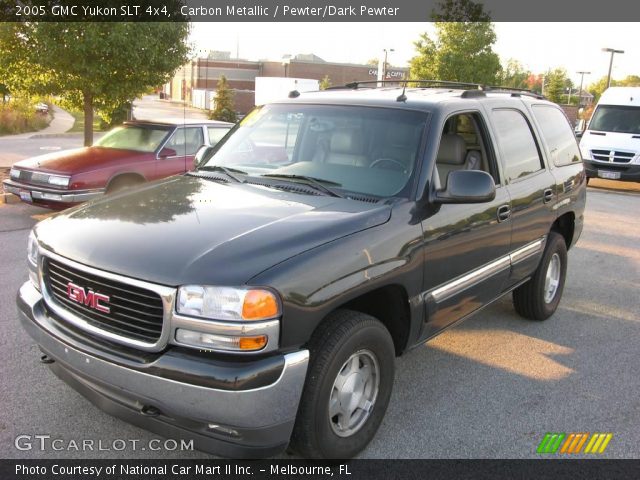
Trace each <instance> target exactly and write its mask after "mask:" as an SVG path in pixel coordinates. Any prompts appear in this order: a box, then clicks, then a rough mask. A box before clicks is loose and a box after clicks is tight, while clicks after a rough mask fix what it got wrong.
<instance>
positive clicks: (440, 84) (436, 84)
mask: <svg viewBox="0 0 640 480" xmlns="http://www.w3.org/2000/svg"><path fill="white" fill-rule="evenodd" d="M386 84H393V85H401V86H402V87H403V88H404V89H406V88H407V87H412V86H414V85H415V86H417V87H418V88H420V87H422V88H451V89H459V90H465V92H464V93H463V94H462V95H463V97H464V98H474V97H475V98H477V97H480V96H482V95H481V94H478V93H475V92H478V91H479V92H495V93H516V94H520V95H527V96H531V97H535V98H540V99H543V98H545V97H544V96H542V95H540V94H539V93H536V92H534V91H532V90H527V89H526V88H515V87H503V86H499V85H483V84H481V83H468V82H452V81H447V80H420V79H409V80H363V81H354V82H349V83H347V84H345V85H336V86H333V87H329V88H327V89H326V90H344V89H349V90H357V89H358V88H360V87H368V88H376V87H377V86H385V85H386ZM409 84H414V85H409ZM403 93H404V90H403Z"/></svg>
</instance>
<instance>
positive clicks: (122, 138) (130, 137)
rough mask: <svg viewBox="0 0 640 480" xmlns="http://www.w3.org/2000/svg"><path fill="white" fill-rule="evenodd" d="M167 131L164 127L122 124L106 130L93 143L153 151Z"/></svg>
mask: <svg viewBox="0 0 640 480" xmlns="http://www.w3.org/2000/svg"><path fill="white" fill-rule="evenodd" d="M168 133H169V129H166V128H159V127H147V126H135V125H123V126H122V127H116V128H114V129H113V130H111V131H110V132H108V133H107V134H106V135H105V136H104V137H102V138H101V139H100V140H98V141H97V142H96V143H95V145H96V146H98V147H103V148H121V149H124V150H136V151H138V152H155V151H156V149H157V148H158V147H159V146H160V144H161V143H162V141H163V140H164V139H165V137H166V136H167V134H168Z"/></svg>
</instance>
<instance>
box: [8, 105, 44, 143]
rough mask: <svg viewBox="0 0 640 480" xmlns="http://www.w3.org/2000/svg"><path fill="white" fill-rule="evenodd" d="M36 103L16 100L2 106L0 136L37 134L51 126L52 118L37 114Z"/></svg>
mask: <svg viewBox="0 0 640 480" xmlns="http://www.w3.org/2000/svg"><path fill="white" fill-rule="evenodd" d="M36 103H37V102H35V101H33V102H32V101H25V100H20V99H15V100H12V101H11V102H7V103H5V104H0V135H15V134H18V133H26V132H36V131H38V130H42V129H43V128H45V127H46V126H47V125H49V122H51V118H52V116H51V115H50V114H42V113H37V112H36V109H35V104H36Z"/></svg>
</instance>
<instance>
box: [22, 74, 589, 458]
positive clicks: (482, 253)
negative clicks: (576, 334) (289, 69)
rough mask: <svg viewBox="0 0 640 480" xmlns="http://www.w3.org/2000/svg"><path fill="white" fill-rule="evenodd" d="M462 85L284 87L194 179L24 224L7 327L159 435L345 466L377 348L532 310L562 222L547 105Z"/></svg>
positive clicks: (378, 388)
mask: <svg viewBox="0 0 640 480" xmlns="http://www.w3.org/2000/svg"><path fill="white" fill-rule="evenodd" d="M465 88H468V87H464V88H463V86H462V85H455V84H446V83H443V82H439V83H431V84H430V83H424V86H421V87H411V88H406V89H404V88H399V87H383V88H367V87H366V86H365V85H363V84H360V85H357V84H355V85H350V86H348V87H345V88H343V89H333V90H330V91H325V92H317V93H308V94H302V95H300V94H298V93H297V92H292V94H291V95H290V97H291V98H289V99H286V100H283V101H282V102H277V103H273V104H269V105H266V106H263V107H259V108H257V109H255V110H254V111H253V112H252V113H251V114H250V115H248V116H247V117H246V118H244V119H243V121H242V122H241V123H240V124H239V125H237V126H236V127H235V130H234V131H233V132H232V133H231V134H230V135H228V136H227V137H226V138H225V140H223V141H222V142H221V143H219V144H218V145H216V146H215V147H204V148H203V149H201V150H200V151H199V152H198V155H197V157H196V162H198V168H197V169H196V170H195V171H193V172H190V173H187V174H185V175H182V176H176V177H171V178H169V179H166V180H163V181H159V182H156V183H155V184H148V185H146V186H143V187H142V188H140V189H138V190H135V191H128V192H122V193H118V194H115V195H113V196H111V197H110V198H105V199H100V200H95V201H93V202H90V203H88V204H85V205H83V206H79V207H76V208H73V209H71V210H67V211H65V212H62V213H60V214H58V215H56V216H55V217H53V218H50V219H48V220H45V221H43V222H41V223H39V224H38V225H37V226H36V227H35V228H34V230H33V232H32V233H31V235H30V239H29V247H28V263H29V268H30V280H29V281H28V282H27V283H25V284H24V285H23V286H22V288H21V289H20V291H19V294H18V299H17V302H18V310H19V316H20V319H21V321H22V324H23V325H24V327H25V328H26V330H27V331H28V332H29V334H30V335H31V336H32V337H33V339H34V340H35V341H36V342H37V343H38V344H39V346H40V348H41V349H42V351H43V353H44V354H45V355H46V358H45V360H47V362H48V363H50V366H51V368H52V369H53V371H54V372H55V373H56V375H58V376H59V377H60V378H62V379H63V380H64V381H65V382H67V383H69V384H70V385H71V386H72V387H73V388H75V389H77V390H78V391H79V392H81V393H82V394H83V395H84V396H85V397H87V398H88V399H89V400H91V401H93V402H94V403H96V404H97V405H98V406H99V407H100V408H102V409H104V410H106V411H107V412H110V413H112V414H114V415H116V416H118V417H121V418H123V419H125V420H127V421H129V422H131V423H134V424H137V425H140V426H142V427H144V428H147V429H149V430H152V431H154V432H156V433H159V434H161V435H165V436H168V437H171V438H185V437H186V438H191V439H194V445H195V446H196V448H199V449H202V450H205V451H209V452H213V453H216V454H220V455H225V456H234V457H258V456H269V455H274V454H276V453H278V452H279V451H282V450H283V449H285V448H286V447H287V446H288V445H291V447H292V449H293V450H294V451H296V452H297V453H299V454H300V455H302V456H305V457H324V458H336V457H351V456H354V455H356V454H357V453H358V452H359V451H361V450H362V449H363V448H364V447H365V446H366V445H367V443H368V442H369V441H370V440H371V438H372V437H373V436H374V435H375V432H376V430H377V429H378V427H379V425H380V423H381V421H382V418H383V416H384V414H385V410H386V408H387V405H388V404H389V399H390V397H391V391H392V386H393V378H394V357H395V356H398V355H400V354H402V353H403V352H405V351H407V350H408V349H410V348H411V347H413V346H416V345H419V344H421V343H422V342H424V341H425V340H427V339H429V338H431V337H433V336H434V335H437V334H438V333H439V332H441V331H442V330H443V329H445V328H446V327H449V326H451V325H453V324H455V323H456V322H458V321H460V320H463V319H465V318H467V317H469V316H470V315H471V314H473V313H474V312H475V311H477V310H479V309H480V308H482V307H484V306H486V305H487V304H489V303H491V302H492V301H494V300H496V299H497V298H499V297H500V296H502V295H504V294H506V293H508V292H513V300H514V304H515V308H516V310H517V311H518V312H519V313H520V314H521V315H522V316H524V317H527V318H530V319H533V320H544V319H546V318H548V317H549V316H550V315H552V314H553V313H554V311H555V310H556V308H557V306H558V303H559V302H560V298H561V296H562V290H563V286H564V281H565V275H566V272H567V250H568V249H569V248H570V247H571V246H572V245H574V244H575V242H576V241H577V239H578V237H579V235H580V233H581V231H582V225H583V211H584V205H585V192H586V178H585V172H584V167H583V164H582V161H581V158H580V152H579V150H578V146H577V144H576V140H575V138H574V136H573V133H572V131H571V128H570V126H569V123H568V121H567V119H566V117H565V116H564V114H563V112H562V110H560V109H559V107H558V106H556V105H555V104H552V103H550V102H548V101H546V100H544V99H543V98H541V97H538V96H535V95H531V94H528V93H513V92H510V91H504V90H500V91H498V90H496V89H493V90H490V89H484V90H483V89H479V88H474V89H468V90H466V89H465ZM416 381H420V380H419V379H416ZM416 414H418V413H416Z"/></svg>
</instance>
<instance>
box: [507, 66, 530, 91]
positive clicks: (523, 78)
mask: <svg viewBox="0 0 640 480" xmlns="http://www.w3.org/2000/svg"><path fill="white" fill-rule="evenodd" d="M530 77H531V72H530V71H529V70H525V68H524V67H523V66H522V64H521V63H520V62H519V61H517V60H515V59H513V58H510V59H509V60H507V64H506V65H505V66H503V67H502V71H501V72H500V85H501V86H503V87H511V88H525V89H528V88H529V79H530Z"/></svg>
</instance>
